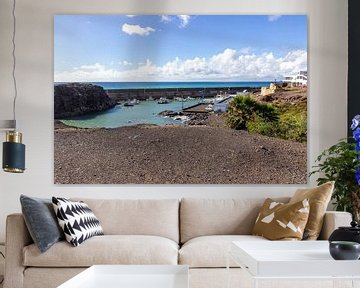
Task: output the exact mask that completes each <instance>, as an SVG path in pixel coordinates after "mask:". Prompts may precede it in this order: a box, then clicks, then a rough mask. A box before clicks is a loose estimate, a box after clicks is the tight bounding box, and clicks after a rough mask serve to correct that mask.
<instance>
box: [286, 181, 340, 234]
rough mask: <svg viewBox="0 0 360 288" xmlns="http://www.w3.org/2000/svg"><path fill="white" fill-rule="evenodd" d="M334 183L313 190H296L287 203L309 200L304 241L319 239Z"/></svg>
mask: <svg viewBox="0 0 360 288" xmlns="http://www.w3.org/2000/svg"><path fill="white" fill-rule="evenodd" d="M334 184H335V182H334V181H331V182H327V183H325V184H322V185H320V186H318V187H315V188H310V189H298V190H296V192H295V194H294V196H293V197H292V198H291V199H290V202H289V203H295V202H298V201H301V200H304V199H309V203H310V214H309V219H308V223H307V224H306V227H305V234H304V240H316V239H317V238H318V237H319V234H320V232H321V228H322V225H323V221H324V215H325V211H326V208H327V206H328V204H329V202H330V200H331V195H332V192H333V190H334Z"/></svg>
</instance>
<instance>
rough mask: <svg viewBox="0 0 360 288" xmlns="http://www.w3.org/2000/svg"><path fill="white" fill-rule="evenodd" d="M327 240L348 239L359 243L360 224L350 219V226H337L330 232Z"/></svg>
mask: <svg viewBox="0 0 360 288" xmlns="http://www.w3.org/2000/svg"><path fill="white" fill-rule="evenodd" d="M329 241H330V242H331V241H350V242H357V243H359V244H360V226H359V225H358V223H357V222H356V221H352V222H351V223H350V227H345V226H343V227H339V228H337V229H336V230H334V232H333V233H331V235H330V237H329Z"/></svg>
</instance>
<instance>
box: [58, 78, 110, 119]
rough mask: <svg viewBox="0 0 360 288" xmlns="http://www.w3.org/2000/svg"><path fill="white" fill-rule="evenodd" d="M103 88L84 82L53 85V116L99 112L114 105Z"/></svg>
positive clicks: (72, 115) (64, 116) (59, 117)
mask: <svg viewBox="0 0 360 288" xmlns="http://www.w3.org/2000/svg"><path fill="white" fill-rule="evenodd" d="M115 104H116V103H115V101H114V100H112V99H111V98H110V97H109V96H108V95H107V94H106V92H105V90H104V89H103V88H102V87H100V86H97V85H93V84H86V83H66V84H58V85H55V86H54V118H55V119H61V118H66V117H74V116H79V115H84V114H87V113H92V112H100V111H104V110H107V109H110V108H112V107H114V106H115Z"/></svg>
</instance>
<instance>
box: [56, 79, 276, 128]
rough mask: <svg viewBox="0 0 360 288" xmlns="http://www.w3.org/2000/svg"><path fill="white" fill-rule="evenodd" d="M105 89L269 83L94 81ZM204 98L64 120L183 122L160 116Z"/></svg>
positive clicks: (84, 123) (80, 123)
mask: <svg viewBox="0 0 360 288" xmlns="http://www.w3.org/2000/svg"><path fill="white" fill-rule="evenodd" d="M92 83H93V84H96V85H99V86H102V87H103V88H104V89H109V90H111V89H169V88H213V87H224V88H229V87H239V88H244V87H251V88H255V87H259V88H260V87H262V86H269V84H270V82H92ZM239 91H242V89H239ZM201 101H202V99H200V98H199V99H192V100H188V101H186V102H180V101H171V102H170V103H168V104H158V103H157V101H140V103H139V104H138V105H134V106H130V107H124V106H120V105H119V106H116V107H114V108H112V109H109V110H107V111H103V112H99V113H91V114H87V115H84V116H78V117H73V118H69V119H66V120H62V122H64V124H66V125H71V126H75V127H79V128H116V127H121V126H130V125H137V124H156V125H167V124H173V125H183V123H182V122H181V121H179V120H174V119H172V118H164V117H161V116H158V113H159V112H161V111H164V110H172V111H181V109H182V108H186V107H190V106H192V105H195V104H197V103H199V102H201Z"/></svg>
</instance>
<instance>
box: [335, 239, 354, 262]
mask: <svg viewBox="0 0 360 288" xmlns="http://www.w3.org/2000/svg"><path fill="white" fill-rule="evenodd" d="M329 250H330V255H331V257H333V258H334V259H335V260H358V259H359V257H360V244H359V243H357V242H349V241H331V242H330V244H329Z"/></svg>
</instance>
